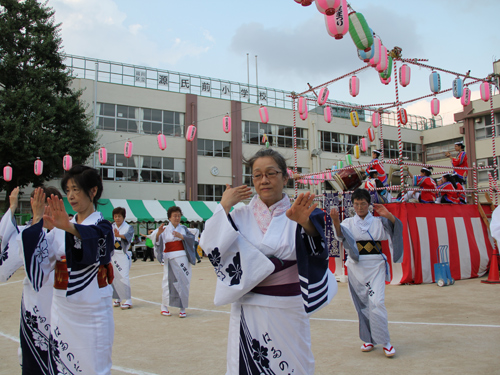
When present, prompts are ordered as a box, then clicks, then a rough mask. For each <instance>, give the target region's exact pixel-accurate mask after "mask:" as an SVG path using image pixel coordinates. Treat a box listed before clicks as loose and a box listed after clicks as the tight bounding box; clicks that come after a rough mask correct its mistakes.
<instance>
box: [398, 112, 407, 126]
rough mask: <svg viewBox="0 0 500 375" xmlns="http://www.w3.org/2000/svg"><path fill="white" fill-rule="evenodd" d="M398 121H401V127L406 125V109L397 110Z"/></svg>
mask: <svg viewBox="0 0 500 375" xmlns="http://www.w3.org/2000/svg"><path fill="white" fill-rule="evenodd" d="M399 120H400V121H401V124H402V125H406V124H407V123H408V114H407V113H406V109H404V108H400V109H399Z"/></svg>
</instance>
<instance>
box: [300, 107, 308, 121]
mask: <svg viewBox="0 0 500 375" xmlns="http://www.w3.org/2000/svg"><path fill="white" fill-rule="evenodd" d="M307 115H308V111H307V106H306V110H305V112H304V113H300V118H301V119H302V120H306V119H307Z"/></svg>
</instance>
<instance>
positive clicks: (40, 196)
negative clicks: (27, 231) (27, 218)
mask: <svg viewBox="0 0 500 375" xmlns="http://www.w3.org/2000/svg"><path fill="white" fill-rule="evenodd" d="M30 200H31V211H33V224H36V223H38V222H39V221H40V220H42V218H43V213H44V211H45V193H44V191H43V189H42V188H36V189H35V194H33V197H32V198H31V199H30Z"/></svg>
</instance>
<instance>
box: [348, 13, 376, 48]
mask: <svg viewBox="0 0 500 375" xmlns="http://www.w3.org/2000/svg"><path fill="white" fill-rule="evenodd" d="M349 34H350V35H351V38H352V41H353V42H354V44H355V45H356V48H357V49H360V50H363V51H365V52H367V51H368V50H369V49H370V48H371V46H372V45H373V33H372V32H371V30H370V28H369V27H368V23H367V22H366V20H365V17H364V16H363V15H362V14H361V13H357V12H352V13H351V14H349Z"/></svg>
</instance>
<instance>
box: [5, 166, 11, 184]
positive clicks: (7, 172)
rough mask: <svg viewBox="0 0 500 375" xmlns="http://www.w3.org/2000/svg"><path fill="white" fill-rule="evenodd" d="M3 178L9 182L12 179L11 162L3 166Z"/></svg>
mask: <svg viewBox="0 0 500 375" xmlns="http://www.w3.org/2000/svg"><path fill="white" fill-rule="evenodd" d="M3 180H4V181H7V182H9V181H12V167H11V166H10V163H9V164H8V165H6V166H5V167H3Z"/></svg>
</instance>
